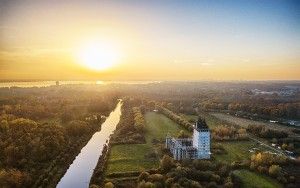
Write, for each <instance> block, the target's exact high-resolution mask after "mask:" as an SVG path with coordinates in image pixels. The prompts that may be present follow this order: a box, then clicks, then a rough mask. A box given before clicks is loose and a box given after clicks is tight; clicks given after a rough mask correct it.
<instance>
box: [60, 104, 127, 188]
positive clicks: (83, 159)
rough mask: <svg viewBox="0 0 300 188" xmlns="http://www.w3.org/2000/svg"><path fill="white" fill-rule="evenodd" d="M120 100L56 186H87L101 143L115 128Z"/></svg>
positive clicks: (68, 187)
mask: <svg viewBox="0 0 300 188" xmlns="http://www.w3.org/2000/svg"><path fill="white" fill-rule="evenodd" d="M121 106H122V101H119V103H118V104H117V106H116V108H115V109H114V111H112V112H111V113H110V115H109V116H108V118H107V119H106V120H105V122H104V123H103V124H102V126H101V131H99V132H96V133H95V134H94V135H93V136H92V138H91V139H90V140H89V142H88V143H87V144H86V145H85V146H84V147H83V148H82V149H81V151H80V153H79V154H78V156H77V157H76V158H75V160H74V161H73V163H72V164H71V165H70V167H69V169H68V170H67V172H66V173H65V175H64V176H63V177H62V178H61V180H60V181H59V183H58V184H57V186H56V187H57V188H70V187H72V188H87V187H89V182H90V179H91V177H92V175H93V170H94V168H95V167H96V165H97V162H98V159H99V157H100V155H101V154H102V150H103V145H104V144H105V143H106V140H107V139H109V137H110V135H111V134H112V133H113V131H114V130H115V129H116V126H117V124H118V123H119V121H120V116H121Z"/></svg>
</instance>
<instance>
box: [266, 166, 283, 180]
mask: <svg viewBox="0 0 300 188" xmlns="http://www.w3.org/2000/svg"><path fill="white" fill-rule="evenodd" d="M280 173H281V167H280V166H279V165H271V166H270V167H269V174H270V175H271V176H273V177H278V176H279V175H280Z"/></svg>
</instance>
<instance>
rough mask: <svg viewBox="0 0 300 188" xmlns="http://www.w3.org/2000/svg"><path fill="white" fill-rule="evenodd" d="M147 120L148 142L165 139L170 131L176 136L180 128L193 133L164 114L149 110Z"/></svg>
mask: <svg viewBox="0 0 300 188" xmlns="http://www.w3.org/2000/svg"><path fill="white" fill-rule="evenodd" d="M145 120H146V140H147V143H148V142H151V141H152V139H158V140H165V138H166V135H167V134H168V133H169V134H170V135H171V136H176V135H177V134H178V133H179V131H180V130H183V131H185V133H187V134H189V135H191V133H190V132H188V131H187V130H185V129H184V128H182V127H181V126H180V125H178V124H177V123H175V122H174V121H172V120H171V119H169V118H168V117H166V116H165V115H163V114H159V113H155V112H148V113H146V115H145Z"/></svg>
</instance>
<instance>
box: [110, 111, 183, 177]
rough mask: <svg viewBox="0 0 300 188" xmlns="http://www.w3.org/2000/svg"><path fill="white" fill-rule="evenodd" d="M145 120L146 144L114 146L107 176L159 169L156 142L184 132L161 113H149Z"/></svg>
mask: <svg viewBox="0 0 300 188" xmlns="http://www.w3.org/2000/svg"><path fill="white" fill-rule="evenodd" d="M145 120H146V130H145V137H146V143H145V144H123V145H114V146H112V148H111V153H110V157H109V160H108V165H107V170H106V174H107V175H109V174H112V173H122V172H123V173H125V172H132V171H143V170H149V169H152V168H157V167H158V165H159V157H157V152H158V151H157V150H158V148H156V146H155V144H154V141H155V140H156V141H159V142H163V141H164V139H165V137H166V135H167V134H170V135H171V136H176V134H178V132H179V131H180V130H183V129H182V128H181V127H180V125H178V124H177V123H175V122H174V121H172V120H171V119H169V118H167V117H166V116H164V115H162V114H159V113H155V112H147V113H146V114H145ZM184 131H185V132H186V133H188V132H187V131H186V130H184Z"/></svg>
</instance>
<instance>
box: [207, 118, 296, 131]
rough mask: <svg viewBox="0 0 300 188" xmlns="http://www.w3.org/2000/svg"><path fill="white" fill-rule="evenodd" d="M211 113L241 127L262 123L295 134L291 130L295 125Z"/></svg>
mask: <svg viewBox="0 0 300 188" xmlns="http://www.w3.org/2000/svg"><path fill="white" fill-rule="evenodd" d="M211 115H212V116H214V117H216V118H218V119H220V120H224V121H227V122H229V123H234V124H237V125H239V126H241V127H244V128H247V127H248V125H263V126H266V127H268V128H272V129H276V130H279V131H285V132H288V133H289V135H296V134H295V133H294V132H292V130H293V129H294V128H295V127H290V126H283V125H279V124H275V123H269V122H262V121H254V120H250V119H245V118H240V117H235V116H232V115H227V114H223V113H211Z"/></svg>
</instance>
